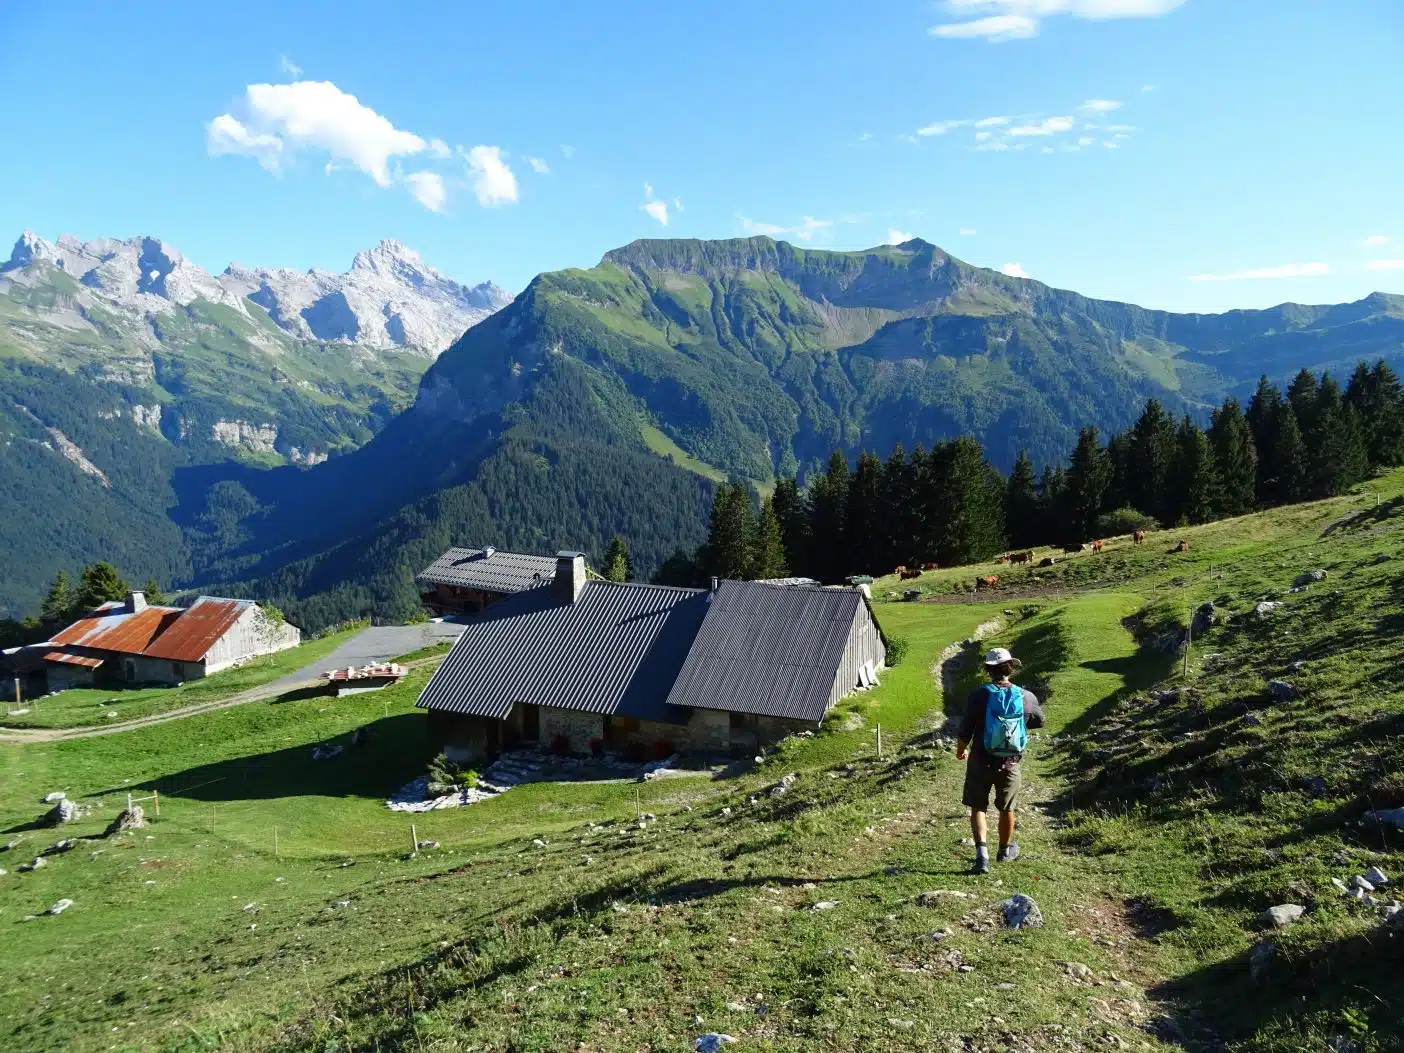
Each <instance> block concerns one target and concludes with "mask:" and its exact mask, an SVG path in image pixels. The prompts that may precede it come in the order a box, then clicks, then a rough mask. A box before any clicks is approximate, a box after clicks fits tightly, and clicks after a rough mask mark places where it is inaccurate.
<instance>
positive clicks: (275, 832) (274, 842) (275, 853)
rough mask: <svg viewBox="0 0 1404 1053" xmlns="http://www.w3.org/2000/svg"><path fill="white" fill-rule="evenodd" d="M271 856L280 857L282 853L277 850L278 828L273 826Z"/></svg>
mask: <svg viewBox="0 0 1404 1053" xmlns="http://www.w3.org/2000/svg"><path fill="white" fill-rule="evenodd" d="M273 858H274V859H282V858H283V856H282V853H281V852H280V851H279V850H278V828H277V827H276V826H275V827H274V828H273Z"/></svg>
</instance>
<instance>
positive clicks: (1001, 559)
mask: <svg viewBox="0 0 1404 1053" xmlns="http://www.w3.org/2000/svg"><path fill="white" fill-rule="evenodd" d="M995 562H996V563H1008V562H1009V557H1008V556H999V557H997V558H996V559H995Z"/></svg>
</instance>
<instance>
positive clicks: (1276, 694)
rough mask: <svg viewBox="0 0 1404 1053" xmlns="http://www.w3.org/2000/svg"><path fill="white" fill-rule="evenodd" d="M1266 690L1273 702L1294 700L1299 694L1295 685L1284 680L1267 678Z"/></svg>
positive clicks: (1299, 691)
mask: <svg viewBox="0 0 1404 1053" xmlns="http://www.w3.org/2000/svg"><path fill="white" fill-rule="evenodd" d="M1267 692H1268V695H1269V697H1271V698H1272V700H1273V701H1274V702H1294V701H1296V699H1297V698H1299V697H1300V696H1301V690H1300V689H1299V688H1298V687H1297V685H1296V684H1292V683H1289V682H1287V681H1286V680H1269V681H1268V686H1267Z"/></svg>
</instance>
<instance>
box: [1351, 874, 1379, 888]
mask: <svg viewBox="0 0 1404 1053" xmlns="http://www.w3.org/2000/svg"><path fill="white" fill-rule="evenodd" d="M1350 887H1351V888H1358V889H1360V891H1362V892H1374V891H1375V886H1374V885H1373V884H1372V883H1371V882H1369V881H1367V880H1366V879H1365V878H1363V877H1361V876H1360V875H1359V874H1357V875H1355V877H1353V878H1351V879H1350Z"/></svg>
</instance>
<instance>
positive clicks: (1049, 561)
mask: <svg viewBox="0 0 1404 1053" xmlns="http://www.w3.org/2000/svg"><path fill="white" fill-rule="evenodd" d="M1145 540H1146V532H1145V531H1144V530H1133V531H1132V532H1131V543H1132V544H1133V545H1139V544H1141V543H1142V542H1144V541H1145ZM1106 545H1107V542H1106V541H1105V540H1098V541H1093V542H1091V543H1090V544H1076V545H1065V546H1063V552H1064V553H1065V554H1067V555H1073V554H1076V553H1078V552H1087V551H1089V550H1090V551H1092V552H1094V553H1095V552H1101V551H1103V550H1104V549H1105V548H1106ZM1189 550H1190V543H1189V542H1188V541H1184V540H1180V541H1178V542H1176V544H1175V547H1174V548H1172V549H1171V550H1170V552H1171V553H1172V554H1173V553H1177V552H1188V551H1189ZM1034 560H1035V556H1034V553H1033V550H1032V549H1027V550H1025V551H1023V552H1009V553H1006V554H1004V555H1002V556H1000V557H998V558H997V559H996V560H995V562H996V563H1003V564H1009V565H1013V566H1019V565H1024V566H1033V565H1034ZM1057 562H1058V557H1057V556H1045V557H1044V558H1043V559H1041V560H1039V561H1038V564H1037V565H1038V566H1039V567H1051V566H1054V565H1055V564H1056V563H1057ZM939 569H940V567H939V566H938V565H937V564H935V563H923V564H922V565H921V566H920V567H905V566H904V567H897V568H895V569H894V570H893V571H892V573H893V574H895V575H897V576H898V577H899V578H901V579H902V580H903V581H911V580H913V579H915V578H919V577H921V576H922V574H923V573H924V572H925V571H928V570H939ZM999 587H1000V580H999V575H997V574H987V575H984V576H982V577H978V578H976V579H975V589H976V591H977V592H980V591H984V590H986V589H998V588H999Z"/></svg>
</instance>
